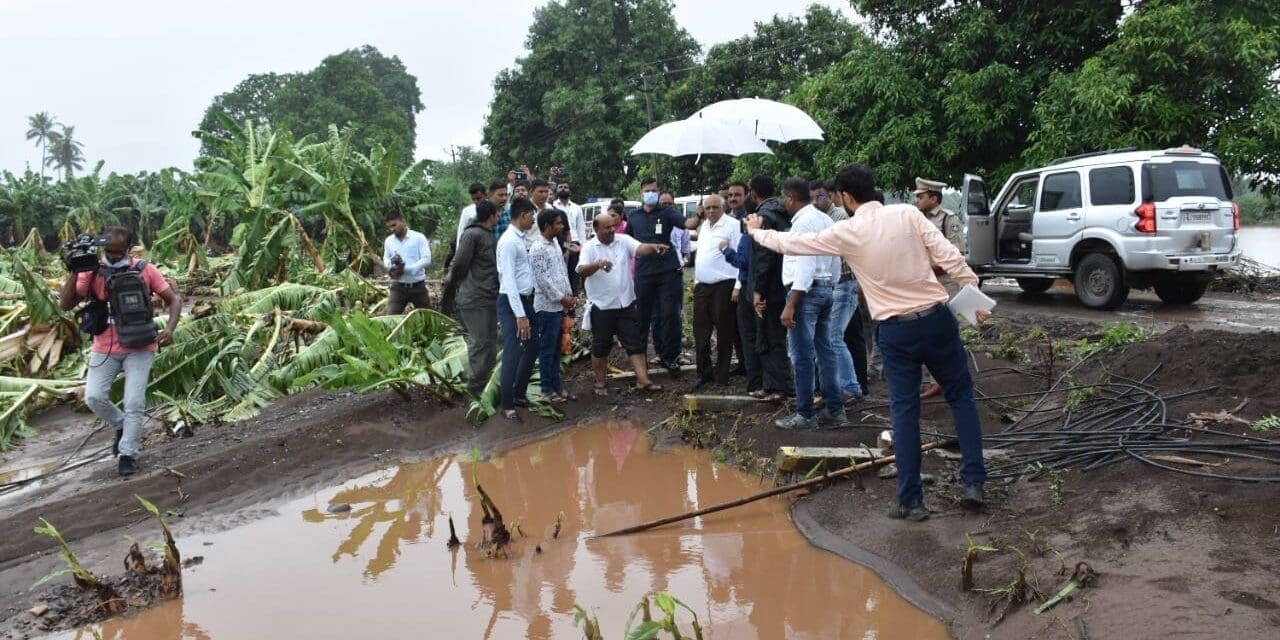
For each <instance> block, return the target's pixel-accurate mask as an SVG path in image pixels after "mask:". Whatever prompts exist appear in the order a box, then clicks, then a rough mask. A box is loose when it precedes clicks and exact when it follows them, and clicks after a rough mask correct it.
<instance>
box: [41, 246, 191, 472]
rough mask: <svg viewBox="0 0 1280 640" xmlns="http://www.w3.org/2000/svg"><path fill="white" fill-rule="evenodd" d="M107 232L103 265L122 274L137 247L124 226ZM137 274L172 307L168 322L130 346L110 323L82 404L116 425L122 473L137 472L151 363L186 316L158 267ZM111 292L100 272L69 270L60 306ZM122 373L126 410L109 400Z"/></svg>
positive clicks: (97, 345)
mask: <svg viewBox="0 0 1280 640" xmlns="http://www.w3.org/2000/svg"><path fill="white" fill-rule="evenodd" d="M106 235H107V237H109V238H110V241H109V242H108V243H107V245H106V247H105V248H104V249H103V252H102V255H103V259H102V261H101V264H100V268H101V269H108V270H110V271H111V272H112V273H119V272H121V271H126V270H128V269H130V268H132V267H133V266H134V265H135V264H137V262H138V261H137V260H134V259H133V258H130V257H129V250H130V249H132V248H133V232H132V231H130V230H128V229H126V228H124V227H108V228H107V230H106ZM139 275H140V276H141V277H142V281H143V282H144V283H145V284H146V287H147V290H149V291H150V292H151V293H152V294H154V295H158V296H160V298H161V299H162V300H164V301H165V303H166V304H168V305H169V323H168V324H167V325H165V328H164V331H161V332H159V333H158V334H157V336H156V341H155V342H154V343H152V344H149V345H147V346H144V347H138V348H132V349H131V348H128V347H124V346H121V344H120V340H119V335H118V333H117V331H116V327H115V324H114V323H109V324H107V328H106V330H105V331H103V332H102V333H99V334H98V335H96V336H94V337H93V347H92V348H91V349H90V352H89V371H88V374H86V376H85V388H84V403H85V404H86V405H88V407H89V409H91V410H92V411H93V413H94V415H96V416H98V417H99V418H101V419H102V421H103V422H106V423H107V424H109V425H111V427H112V428H113V429H115V432H116V437H115V444H114V445H113V446H112V452H113V453H114V454H116V455H119V456H120V460H119V462H118V463H117V468H116V469H117V471H118V472H119V473H120V475H122V476H128V475H133V474H134V473H137V472H138V445H139V444H140V443H141V440H142V419H143V412H144V411H145V410H146V408H147V379H148V378H149V377H150V375H151V361H152V359H153V358H154V357H155V353H156V349H157V347H163V346H166V345H168V344H169V343H170V342H172V341H173V329H174V327H176V326H178V318H179V317H180V316H181V315H182V298H181V297H179V296H178V294H177V292H175V291H174V290H173V289H172V288H170V287H169V283H168V282H167V281H166V280H165V279H164V276H162V275H160V270H159V269H156V267H155V265H152V264H150V263H148V264H146V265H145V266H143V267H142V270H141V272H140V273H139ZM109 296H110V292H109V291H107V279H106V278H105V277H103V276H102V274H101V273H100V272H99V271H97V270H95V271H87V272H84V273H70V274H67V280H66V282H64V283H63V284H62V290H61V292H59V294H58V306H59V307H61V308H62V310H63V311H70V310H71V309H73V308H75V306H76V305H77V304H79V303H80V302H81V301H83V300H85V299H88V298H93V299H94V300H97V301H100V302H106V301H107V300H108V299H109ZM121 371H124V412H121V411H120V409H119V408H118V407H116V405H115V404H114V403H112V402H111V397H110V394H111V385H112V383H114V382H115V379H116V376H117V375H118V374H119V373H120V372H121Z"/></svg>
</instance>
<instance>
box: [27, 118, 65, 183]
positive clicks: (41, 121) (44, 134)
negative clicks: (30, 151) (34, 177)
mask: <svg viewBox="0 0 1280 640" xmlns="http://www.w3.org/2000/svg"><path fill="white" fill-rule="evenodd" d="M27 125H28V126H29V127H31V128H30V129H27V140H35V141H36V146H38V147H40V177H42V178H43V177H44V161H45V155H46V151H47V150H48V148H49V141H50V139H51V138H50V136H52V135H53V134H54V130H53V128H54V127H56V126H58V123H57V122H56V121H54V119H53V116H51V115H49V112H48V111H41V112H40V113H37V114H35V115H33V116H31V117H29V118H27Z"/></svg>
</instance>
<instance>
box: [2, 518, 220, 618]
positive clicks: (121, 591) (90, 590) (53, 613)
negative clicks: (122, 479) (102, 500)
mask: <svg viewBox="0 0 1280 640" xmlns="http://www.w3.org/2000/svg"><path fill="white" fill-rule="evenodd" d="M135 497H136V498H137V499H138V501H139V502H140V503H142V507H143V509H145V510H146V511H147V512H149V513H150V514H151V515H153V516H155V517H156V520H157V521H159V523H160V529H161V531H162V533H163V534H164V543H163V544H162V545H161V548H162V549H163V555H162V556H161V558H160V562H159V563H158V564H154V565H153V564H152V563H151V562H149V561H148V559H147V556H146V555H145V554H144V553H143V552H142V549H141V547H140V545H139V544H138V542H137V541H133V542H132V543H131V544H130V545H129V549H128V551H127V552H126V553H125V557H124V569H125V573H124V574H123V575H119V576H114V577H110V578H102V577H98V576H96V575H94V574H93V573H92V572H90V571H89V570H88V569H86V568H85V567H84V566H83V565H81V564H80V561H79V559H78V558H76V555H75V553H74V552H73V551H72V550H71V546H70V545H69V544H68V543H67V541H66V540H65V539H64V538H63V537H62V534H61V533H59V532H58V530H57V529H56V528H55V527H54V526H53V525H52V524H50V523H49V522H48V521H47V520H45V519H43V518H41V522H42V523H43V524H42V526H39V527H36V529H35V532H36V533H38V534H41V535H46V536H49V537H51V538H53V539H54V540H55V541H57V542H58V545H59V546H60V547H61V548H62V550H61V554H60V555H61V558H62V561H63V563H64V564H65V565H66V567H65V568H63V569H60V570H58V571H54V572H53V573H51V574H49V575H47V576H45V577H44V578H42V579H40V580H39V581H38V582H36V584H35V585H34V586H40V585H41V584H44V583H45V582H48V581H49V580H52V579H54V578H57V577H59V576H62V575H66V574H68V573H70V574H71V575H72V584H70V585H66V584H64V585H60V586H58V587H54V588H53V589H51V590H49V591H47V592H45V593H42V594H40V598H39V600H40V604H38V605H35V606H33V607H32V608H31V609H29V610H28V613H29V614H30V615H31V617H30V618H20V619H15V620H14V621H13V627H12V629H11V632H12V633H13V634H14V635H25V634H26V633H27V632H29V631H32V630H38V631H40V632H49V631H58V630H63V629H73V628H76V627H81V626H84V625H86V624H92V623H95V622H100V621H102V620H105V619H107V618H110V617H112V616H116V615H120V614H123V613H125V612H126V611H128V610H129V609H135V608H146V607H148V606H150V605H151V604H152V603H154V602H155V601H157V600H160V599H165V600H170V599H175V598H179V597H181V596H182V567H183V566H192V565H195V564H199V563H200V562H202V561H203V560H204V558H203V557H201V556H196V557H194V558H191V559H190V560H188V561H187V562H186V563H183V562H182V558H181V556H180V555H179V553H178V547H177V543H176V542H175V541H174V538H173V534H172V533H171V532H170V531H169V526H168V524H167V523H166V522H165V521H164V518H163V517H162V516H161V514H160V510H159V509H158V508H156V506H155V505H154V504H152V503H150V502H148V501H147V500H146V499H144V498H142V497H141V496H135ZM34 586H33V588H34Z"/></svg>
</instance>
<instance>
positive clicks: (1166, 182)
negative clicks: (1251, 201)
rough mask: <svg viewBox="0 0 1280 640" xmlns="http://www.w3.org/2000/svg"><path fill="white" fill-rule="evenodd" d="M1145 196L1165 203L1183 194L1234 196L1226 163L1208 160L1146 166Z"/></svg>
mask: <svg viewBox="0 0 1280 640" xmlns="http://www.w3.org/2000/svg"><path fill="white" fill-rule="evenodd" d="M1142 175H1143V177H1144V178H1145V179H1144V180H1143V182H1144V183H1145V184H1144V185H1143V187H1142V199H1143V200H1146V201H1148V202H1162V201H1164V200H1168V199H1169V198H1177V197H1179V196H1207V197H1210V198H1217V199H1219V200H1230V199H1231V181H1230V180H1228V179H1227V172H1226V170H1225V169H1223V168H1222V165H1218V164H1209V163H1205V162H1162V163H1150V164H1145V165H1143V166H1142Z"/></svg>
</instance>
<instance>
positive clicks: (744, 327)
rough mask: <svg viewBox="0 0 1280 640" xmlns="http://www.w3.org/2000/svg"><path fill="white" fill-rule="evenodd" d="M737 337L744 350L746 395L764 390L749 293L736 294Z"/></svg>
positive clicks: (743, 291) (740, 292)
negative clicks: (744, 347)
mask: <svg viewBox="0 0 1280 640" xmlns="http://www.w3.org/2000/svg"><path fill="white" fill-rule="evenodd" d="M738 336H739V338H740V339H741V342H742V344H743V345H746V349H744V350H743V352H742V366H743V368H745V369H746V370H747V393H751V392H752V391H759V390H761V389H764V379H763V377H762V376H761V371H760V354H759V353H758V352H756V310H755V308H754V307H753V306H751V292H750V291H748V290H746V289H743V290H741V291H739V292H738Z"/></svg>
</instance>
